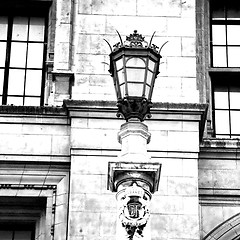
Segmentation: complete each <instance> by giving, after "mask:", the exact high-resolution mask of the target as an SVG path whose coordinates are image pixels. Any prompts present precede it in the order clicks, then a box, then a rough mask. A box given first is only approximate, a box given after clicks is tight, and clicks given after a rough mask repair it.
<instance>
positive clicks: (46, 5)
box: [0, 0, 52, 106]
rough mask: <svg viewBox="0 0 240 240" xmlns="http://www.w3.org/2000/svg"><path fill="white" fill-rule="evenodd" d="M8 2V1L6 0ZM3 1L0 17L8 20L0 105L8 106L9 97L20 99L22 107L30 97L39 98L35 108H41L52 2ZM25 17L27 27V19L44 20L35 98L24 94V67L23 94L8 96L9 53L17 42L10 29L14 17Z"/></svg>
mask: <svg viewBox="0 0 240 240" xmlns="http://www.w3.org/2000/svg"><path fill="white" fill-rule="evenodd" d="M8 1H9V0H8ZM8 1H6V2H7V3H6V2H5V1H4V2H3V8H1V10H0V16H6V17H7V18H8V31H7V40H6V44H7V46H6V57H5V66H4V67H1V69H4V81H3V87H2V89H3V92H2V101H1V103H0V104H2V105H6V104H8V102H7V98H8V97H9V96H16V97H17V96H19V97H22V98H23V99H22V101H23V104H19V105H20V106H24V105H25V104H24V103H25V98H26V97H31V98H36V99H37V98H39V104H38V105H36V106H43V105H44V95H45V82H46V70H47V67H46V58H47V47H48V46H47V43H48V22H49V10H50V6H51V3H52V1H48V0H46V1H34V0H32V1H31V0H29V1H27V2H25V3H24V2H20V3H19V2H16V1H13V0H10V1H9V2H8ZM16 16H17V17H20V16H21V17H27V18H28V25H29V19H30V17H43V18H44V26H45V29H44V39H43V41H42V43H43V52H42V53H43V55H42V56H43V61H42V66H41V68H39V70H41V74H42V77H41V89H40V95H38V96H35V95H27V94H26V92H25V91H26V86H25V83H26V72H27V70H28V69H32V68H28V67H27V66H26V65H25V67H24V68H22V69H23V70H24V92H23V94H22V95H17V94H14V95H13V94H8V85H9V70H10V69H11V66H10V60H11V58H10V53H11V44H12V43H13V42H18V41H15V40H14V41H12V38H11V35H12V28H13V18H14V17H16ZM28 40H29V39H27V41H25V42H26V43H27V45H28V44H29V43H33V42H36V43H37V42H38V41H28Z"/></svg>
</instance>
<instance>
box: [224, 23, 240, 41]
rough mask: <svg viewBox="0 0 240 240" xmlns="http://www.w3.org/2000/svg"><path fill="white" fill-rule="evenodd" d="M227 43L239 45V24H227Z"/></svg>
mask: <svg viewBox="0 0 240 240" xmlns="http://www.w3.org/2000/svg"><path fill="white" fill-rule="evenodd" d="M227 41H228V45H231V44H232V45H240V25H228V26H227Z"/></svg>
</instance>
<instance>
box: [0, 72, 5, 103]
mask: <svg viewBox="0 0 240 240" xmlns="http://www.w3.org/2000/svg"><path fill="white" fill-rule="evenodd" d="M3 79H4V69H0V95H2V93H3ZM1 103H2V102H0V104H1Z"/></svg>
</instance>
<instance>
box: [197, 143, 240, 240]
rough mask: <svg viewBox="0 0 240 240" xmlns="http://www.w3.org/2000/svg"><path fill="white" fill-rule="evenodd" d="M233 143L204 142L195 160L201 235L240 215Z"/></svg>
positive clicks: (239, 171)
mask: <svg viewBox="0 0 240 240" xmlns="http://www.w3.org/2000/svg"><path fill="white" fill-rule="evenodd" d="M238 146H239V141H238V140H237V139H234V140H233V139H232V140H223V139H205V140H204V142H203V144H202V147H201V153H200V159H199V193H200V204H201V235H202V236H203V237H204V236H206V235H207V234H208V233H209V232H210V231H211V230H213V229H214V228H216V227H217V226H218V225H219V224H222V223H223V222H224V221H227V220H228V219H229V218H231V217H233V216H234V215H235V214H237V213H239V211H240V207H239V206H240V205H239V204H240V199H239V194H240V190H239V179H240V178H239V176H240V160H239V159H240V157H239V152H238Z"/></svg>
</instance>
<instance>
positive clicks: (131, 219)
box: [108, 162, 161, 240]
mask: <svg viewBox="0 0 240 240" xmlns="http://www.w3.org/2000/svg"><path fill="white" fill-rule="evenodd" d="M160 171H161V165H160V164H159V163H142V162H141V163H136V162H135V163H128V162H109V165H108V189H109V190H111V191H112V192H117V194H116V198H117V203H118V221H119V222H120V224H121V226H122V228H124V229H125V233H126V238H127V239H129V240H133V238H134V237H135V236H136V237H141V238H142V239H148V238H147V237H145V236H144V229H145V227H146V225H147V222H148V220H149V217H150V210H149V203H150V200H151V197H152V194H153V193H154V192H155V191H157V189H158V185H159V178H160Z"/></svg>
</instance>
